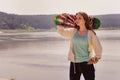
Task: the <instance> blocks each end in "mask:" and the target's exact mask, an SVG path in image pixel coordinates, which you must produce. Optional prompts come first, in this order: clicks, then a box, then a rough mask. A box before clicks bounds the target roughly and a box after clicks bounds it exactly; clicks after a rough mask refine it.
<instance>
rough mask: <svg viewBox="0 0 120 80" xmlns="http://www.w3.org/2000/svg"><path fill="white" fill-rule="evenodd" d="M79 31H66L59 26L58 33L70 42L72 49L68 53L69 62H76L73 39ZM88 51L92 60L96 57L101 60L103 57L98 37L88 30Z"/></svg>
mask: <svg viewBox="0 0 120 80" xmlns="http://www.w3.org/2000/svg"><path fill="white" fill-rule="evenodd" d="M76 31H77V29H69V30H65V29H64V27H62V26H57V32H58V33H59V34H60V35H62V36H64V37H66V38H67V39H69V40H70V48H69V52H68V60H70V61H72V62H75V55H74V52H73V47H74V46H73V43H72V39H73V36H74V34H75V32H76ZM88 45H89V46H88V51H89V57H90V58H92V57H93V56H96V57H98V58H101V55H102V46H101V44H100V41H99V39H98V37H97V36H96V35H95V34H94V33H93V32H92V31H91V30H88Z"/></svg>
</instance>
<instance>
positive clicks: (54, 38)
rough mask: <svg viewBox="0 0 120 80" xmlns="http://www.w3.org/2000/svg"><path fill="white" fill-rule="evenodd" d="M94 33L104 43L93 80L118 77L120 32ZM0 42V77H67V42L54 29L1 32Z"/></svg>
mask: <svg viewBox="0 0 120 80" xmlns="http://www.w3.org/2000/svg"><path fill="white" fill-rule="evenodd" d="M96 32H97V35H98V36H99V38H100V41H101V44H102V46H103V57H102V59H101V61H100V62H99V63H98V64H95V68H96V79H97V80H119V72H120V70H119V67H120V65H119V64H120V58H119V57H120V54H119V53H120V50H119V45H120V43H119V42H120V31H119V30H111V31H110V30H107V31H104V30H101V31H96ZM0 45H1V46H0V64H1V65H0V77H5V78H11V77H14V78H16V80H48V79H50V80H61V78H62V80H68V79H69V62H68V61H67V52H68V49H69V41H68V40H67V39H65V38H63V37H61V36H60V35H59V34H57V33H56V32H31V33H1V34H0ZM113 74H115V75H113ZM82 80H83V78H82Z"/></svg>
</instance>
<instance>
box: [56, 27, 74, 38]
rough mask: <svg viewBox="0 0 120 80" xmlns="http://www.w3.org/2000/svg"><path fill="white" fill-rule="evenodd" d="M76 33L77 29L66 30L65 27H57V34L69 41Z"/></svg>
mask: <svg viewBox="0 0 120 80" xmlns="http://www.w3.org/2000/svg"><path fill="white" fill-rule="evenodd" d="M74 31H75V29H70V30H65V29H64V27H63V26H57V32H58V33H59V34H60V35H62V36H64V37H66V38H67V39H71V38H72V36H73V33H74Z"/></svg>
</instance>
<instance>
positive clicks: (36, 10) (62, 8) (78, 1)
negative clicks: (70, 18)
mask: <svg viewBox="0 0 120 80" xmlns="http://www.w3.org/2000/svg"><path fill="white" fill-rule="evenodd" d="M0 11H2V12H7V13H13V14H56V13H57V14H59V13H65V12H66V13H72V14H75V13H76V12H79V11H84V12H86V13H88V14H90V15H99V14H119V13H120V0H0Z"/></svg>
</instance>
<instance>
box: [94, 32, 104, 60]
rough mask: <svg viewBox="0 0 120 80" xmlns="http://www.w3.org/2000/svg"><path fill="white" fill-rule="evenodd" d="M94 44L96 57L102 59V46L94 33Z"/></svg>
mask: <svg viewBox="0 0 120 80" xmlns="http://www.w3.org/2000/svg"><path fill="white" fill-rule="evenodd" d="M92 44H93V49H94V52H95V57H97V58H98V59H100V58H101V56H102V46H101V43H100V41H99V39H98V37H97V35H95V34H94V33H93V32H92Z"/></svg>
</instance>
